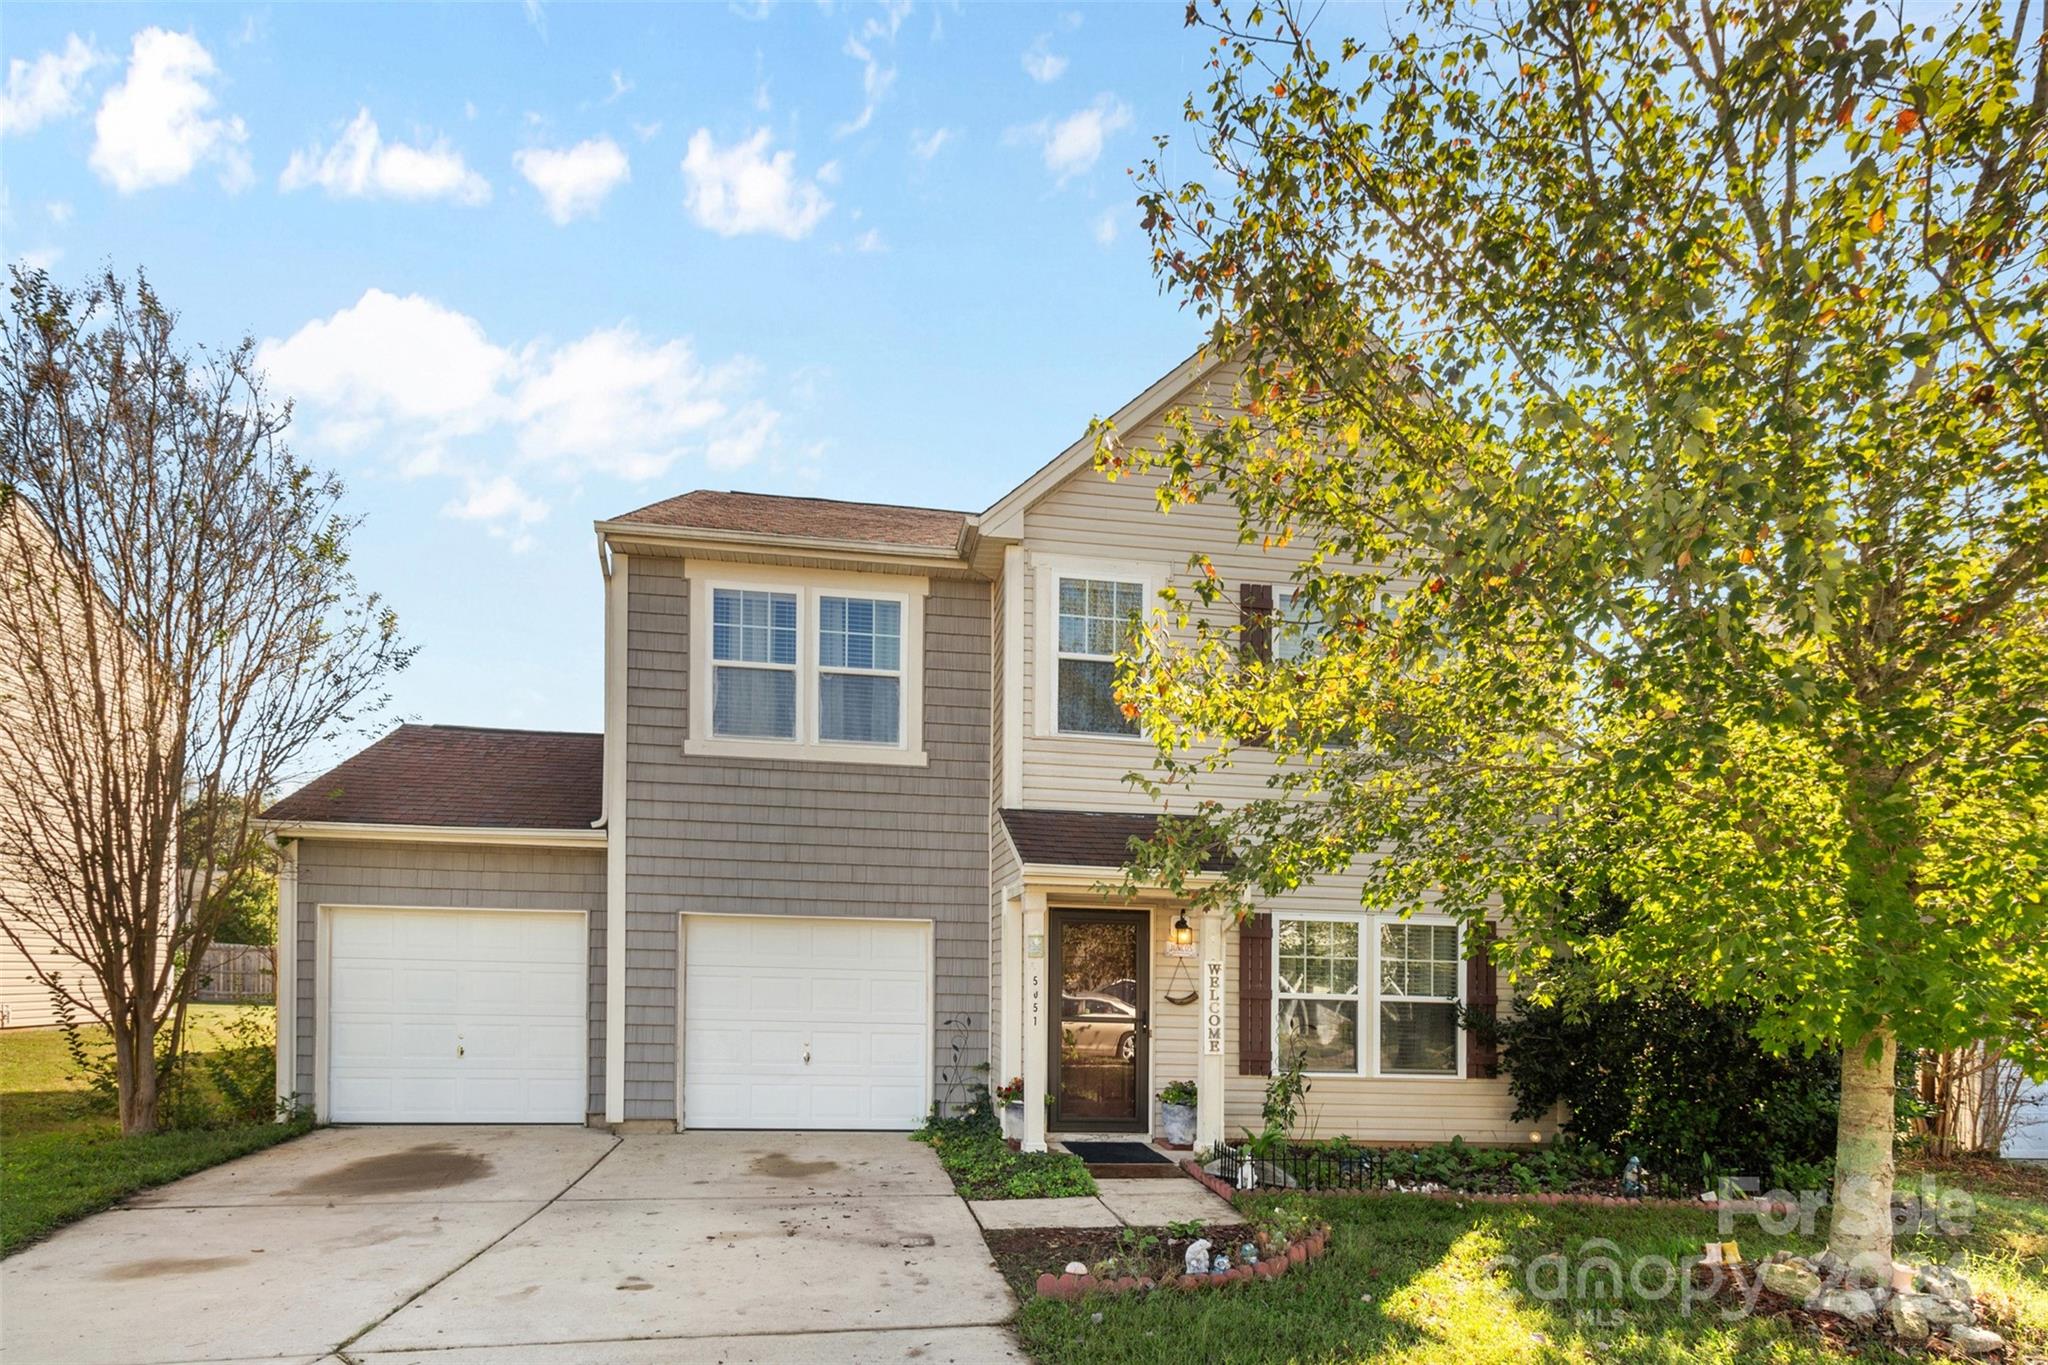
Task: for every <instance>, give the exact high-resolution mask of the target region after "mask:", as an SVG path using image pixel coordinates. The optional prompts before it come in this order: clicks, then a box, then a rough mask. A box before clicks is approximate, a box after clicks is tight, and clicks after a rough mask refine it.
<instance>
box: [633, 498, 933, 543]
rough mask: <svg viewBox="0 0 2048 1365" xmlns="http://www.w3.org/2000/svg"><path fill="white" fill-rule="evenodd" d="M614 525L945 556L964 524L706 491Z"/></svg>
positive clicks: (877, 508)
mask: <svg viewBox="0 0 2048 1365" xmlns="http://www.w3.org/2000/svg"><path fill="white" fill-rule="evenodd" d="M613 520H614V521H620V522H638V523H640V524H641V525H643V526H672V527H677V528H681V529H684V530H692V531H737V532H741V533H743V534H746V535H760V536H789V537H791V538H793V539H797V540H845V541H857V542H862V543H866V544H871V545H902V546H908V547H911V548H915V549H926V550H950V549H953V548H954V547H955V546H956V545H958V544H959V543H960V529H961V527H963V526H965V525H966V524H967V514H966V513H965V512H946V511H941V510H939V509H937V508H933V507H897V506H893V505H891V504H888V503H879V502H835V501H833V500H832V499H830V498H789V497H783V496H781V495H779V494H774V493H719V492H715V491H713V490H711V489H708V488H706V489H699V490H698V491H697V492H694V493H684V494H683V495H682V496H680V497H674V498H667V499H664V500H663V501H661V502H657V503H651V504H649V505H648V506H646V507H642V508H641V509H639V510H638V511H637V512H628V513H626V514H625V515H624V516H621V517H614V518H613Z"/></svg>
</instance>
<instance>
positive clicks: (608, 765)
mask: <svg viewBox="0 0 2048 1365" xmlns="http://www.w3.org/2000/svg"><path fill="white" fill-rule="evenodd" d="M608 551H609V553H607V552H608ZM597 554H598V566H599V568H600V569H601V570H602V571H603V573H604V790H603V795H602V796H601V798H600V807H599V810H600V813H599V815H598V823H599V824H600V825H603V826H604V829H605V841H604V1121H605V1123H606V1124H607V1125H617V1124H620V1123H623V1122H625V1119H626V592H627V586H626V585H627V577H628V560H627V557H626V556H625V555H623V554H621V553H619V552H618V551H617V550H614V549H611V547H610V546H608V545H607V544H606V542H605V539H604V537H603V536H602V535H599V537H598V548H597Z"/></svg>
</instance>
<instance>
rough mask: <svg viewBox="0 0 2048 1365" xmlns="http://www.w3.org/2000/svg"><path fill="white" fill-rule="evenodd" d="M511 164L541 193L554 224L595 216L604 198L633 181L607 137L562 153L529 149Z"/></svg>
mask: <svg viewBox="0 0 2048 1365" xmlns="http://www.w3.org/2000/svg"><path fill="white" fill-rule="evenodd" d="M512 164H513V165H514V166H516V167H518V168H519V173H520V174H521V175H523V176H525V177H526V179H527V183H528V184H530V185H532V186H533V187H534V188H535V189H536V190H539V191H540V197H541V199H542V200H543V201H545V202H546V204H547V207H548V217H550V218H552V219H554V220H555V222H557V223H567V222H569V221H571V220H572V219H575V218H579V217H583V216H585V215H588V214H594V213H596V212H597V210H598V207H599V206H600V205H601V204H603V203H604V199H605V196H606V195H608V194H610V193H611V192H612V191H613V190H615V189H617V188H618V187H619V186H620V185H623V184H625V183H626V181H627V180H629V179H631V178H632V170H631V167H630V166H629V165H628V163H627V161H626V154H625V152H624V151H622V150H621V149H620V147H619V144H618V143H616V142H614V141H612V140H611V139H610V138H608V137H593V138H589V139H587V140H585V141H583V142H579V143H577V144H576V145H575V146H574V147H565V148H562V149H561V150H554V149H551V148H545V147H529V148H526V149H525V150H523V151H520V152H516V153H514V154H513V157H512Z"/></svg>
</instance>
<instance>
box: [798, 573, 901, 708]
mask: <svg viewBox="0 0 2048 1365" xmlns="http://www.w3.org/2000/svg"><path fill="white" fill-rule="evenodd" d="M902 673H903V608H902V606H901V604H899V603H896V602H892V601H886V600H881V599H876V598H869V597H833V596H822V595H821V596H820V597H819V598H818V738H819V739H821V740H824V741H826V742H827V743H834V744H895V743H897V742H898V741H899V740H901V739H902V737H903V678H902Z"/></svg>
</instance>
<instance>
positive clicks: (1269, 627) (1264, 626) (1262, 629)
mask: <svg viewBox="0 0 2048 1365" xmlns="http://www.w3.org/2000/svg"><path fill="white" fill-rule="evenodd" d="M1237 614H1238V619H1239V620H1240V621H1241V622H1242V623H1243V625H1244V656H1245V658H1246V660H1247V661H1251V660H1256V661H1258V662H1259V663H1262V664H1269V663H1272V662H1273V585H1272V584H1271V583H1240V584H1238V585H1237Z"/></svg>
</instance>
